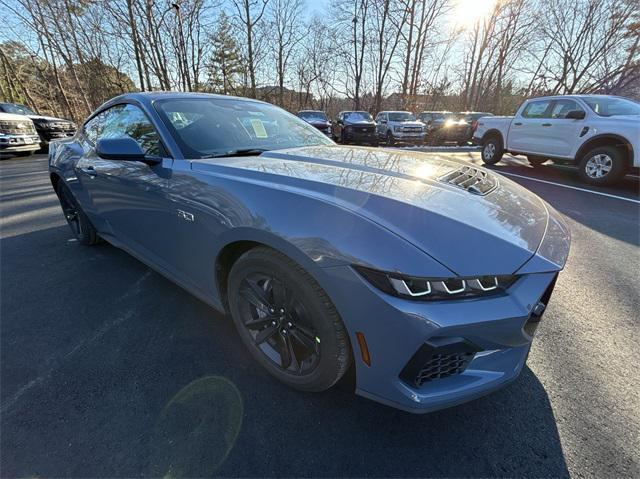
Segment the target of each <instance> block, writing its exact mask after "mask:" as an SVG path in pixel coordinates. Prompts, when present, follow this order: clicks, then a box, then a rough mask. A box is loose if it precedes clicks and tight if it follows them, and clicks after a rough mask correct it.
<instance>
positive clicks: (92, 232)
mask: <svg viewBox="0 0 640 479" xmlns="http://www.w3.org/2000/svg"><path fill="white" fill-rule="evenodd" d="M56 193H57V195H58V199H59V200H60V206H62V212H63V213H64V217H65V219H66V220H67V223H68V224H69V227H70V228H71V231H72V232H73V235H74V236H75V238H76V239H77V240H78V242H80V243H82V244H84V245H87V246H91V245H94V244H96V243H99V242H100V237H99V236H98V233H97V231H96V229H95V228H94V227H93V225H92V224H91V221H89V218H87V215H86V214H85V213H84V211H82V208H81V207H80V205H79V204H78V202H77V201H76V199H75V198H74V197H73V195H72V194H71V190H69V187H68V186H67V185H65V184H64V183H61V182H60V183H58V186H57V187H56Z"/></svg>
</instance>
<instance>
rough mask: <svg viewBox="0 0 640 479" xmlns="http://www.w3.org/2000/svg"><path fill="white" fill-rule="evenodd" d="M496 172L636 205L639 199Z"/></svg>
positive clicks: (639, 203) (639, 202)
mask: <svg viewBox="0 0 640 479" xmlns="http://www.w3.org/2000/svg"><path fill="white" fill-rule="evenodd" d="M493 171H496V170H493ZM496 172H497V173H500V174H501V175H506V176H515V177H517V178H524V179H525V180H531V181H537V182H538V183H546V184H548V185H554V186H559V187H560V188H568V189H570V190H577V191H584V192H585V193H592V194H594V195H600V196H606V197H608V198H615V199H618V200H623V201H630V202H631V203H635V204H637V205H640V200H634V199H632V198H625V197H624V196H618V195H612V194H610V193H602V192H600V191H593V190H588V189H586V188H578V187H577V186H569V185H563V184H562V183H555V182H553V181H547V180H540V179H538V178H531V177H530V176H524V175H517V174H515V173H507V172H506V171H496Z"/></svg>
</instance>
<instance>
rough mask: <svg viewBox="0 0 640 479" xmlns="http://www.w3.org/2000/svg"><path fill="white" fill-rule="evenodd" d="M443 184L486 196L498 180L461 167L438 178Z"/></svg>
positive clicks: (477, 169)
mask: <svg viewBox="0 0 640 479" xmlns="http://www.w3.org/2000/svg"><path fill="white" fill-rule="evenodd" d="M439 180H440V181H442V182H443V183H448V184H450V185H453V186H456V187H458V188H462V189H463V190H467V191H468V192H469V193H473V194H475V195H486V194H488V193H490V192H492V191H493V190H494V189H495V188H496V187H497V186H498V179H497V178H496V177H495V175H492V174H491V173H489V172H488V171H482V170H480V169H479V168H474V167H473V166H463V167H461V168H458V169H457V170H454V171H452V172H450V173H447V174H446V175H444V176H441V177H440V178H439Z"/></svg>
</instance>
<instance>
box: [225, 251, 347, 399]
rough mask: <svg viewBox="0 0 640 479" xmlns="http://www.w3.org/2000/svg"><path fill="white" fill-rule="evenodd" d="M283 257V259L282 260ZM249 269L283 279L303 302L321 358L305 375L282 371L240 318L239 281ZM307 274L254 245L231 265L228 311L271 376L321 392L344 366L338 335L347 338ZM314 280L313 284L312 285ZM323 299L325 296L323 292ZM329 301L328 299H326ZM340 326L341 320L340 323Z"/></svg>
mask: <svg viewBox="0 0 640 479" xmlns="http://www.w3.org/2000/svg"><path fill="white" fill-rule="evenodd" d="M283 259H285V261H283ZM252 272H260V273H264V274H271V275H273V276H274V277H276V278H278V279H280V280H281V281H283V282H284V284H285V285H286V286H287V288H289V289H290V291H291V293H292V294H294V295H295V296H296V298H297V299H298V300H300V301H301V302H303V303H304V306H305V308H306V310H307V314H308V315H309V316H310V318H309V319H310V321H311V322H312V323H313V327H314V328H315V330H316V332H317V334H318V337H319V338H320V359H319V363H318V365H317V366H316V367H315V369H314V370H313V371H311V372H310V373H309V374H307V375H304V376H297V375H294V374H292V373H290V372H286V371H283V370H282V369H281V368H279V367H278V366H277V365H275V364H274V363H273V361H271V359H269V358H268V357H266V356H265V355H264V353H263V352H262V351H261V350H260V349H259V348H258V347H256V346H255V344H254V341H253V338H252V336H251V334H250V333H249V332H248V331H247V329H246V328H245V326H244V323H243V321H242V313H241V310H240V306H239V295H238V291H239V289H240V284H241V282H242V280H243V279H244V278H245V277H246V276H247V275H249V274H251V273H252ZM312 281H313V280H312V279H311V277H310V276H308V274H303V273H302V272H301V271H299V270H298V268H296V267H294V265H293V264H292V262H291V260H289V259H288V258H286V257H284V256H283V255H280V254H279V253H277V252H275V251H274V250H270V249H268V248H256V249H253V250H250V251H248V252H247V253H245V254H244V255H242V256H241V257H240V258H239V259H238V260H237V261H236V262H235V263H234V265H233V267H232V269H231V272H230V273H229V279H228V301H229V310H230V312H231V316H232V318H233V322H234V324H235V326H236V329H237V330H238V334H239V335H240V338H241V339H242V342H243V343H244V344H245V346H246V347H247V349H248V350H249V352H250V353H251V355H252V356H253V358H254V359H255V360H256V361H258V363H260V364H261V365H262V366H263V367H264V368H265V369H266V370H267V371H268V372H269V373H270V374H271V375H272V376H274V377H275V378H277V379H279V380H280V381H282V382H283V383H285V384H287V385H289V386H291V387H293V388H295V389H299V390H302V391H324V390H326V389H328V388H330V387H331V386H333V385H334V384H335V383H336V382H337V381H338V380H339V379H340V377H342V375H343V374H344V372H345V371H346V369H347V365H346V364H344V363H345V358H344V351H342V352H341V349H343V348H341V347H340V344H339V342H340V340H339V336H340V335H344V336H345V337H346V334H347V333H346V331H345V330H344V327H342V331H337V330H336V328H335V326H334V321H335V320H336V319H338V321H339V318H337V312H336V311H335V308H333V306H331V307H327V304H326V303H325V301H324V300H323V298H322V297H321V296H322V295H324V292H322V295H319V294H318V293H319V291H318V288H320V287H319V285H317V283H315V281H313V282H312ZM314 283H315V284H314ZM324 296H325V298H326V295H324ZM326 299H327V300H328V298H326ZM339 324H340V325H341V326H342V323H341V322H340V323H339Z"/></svg>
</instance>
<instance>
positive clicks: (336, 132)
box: [333, 111, 378, 146]
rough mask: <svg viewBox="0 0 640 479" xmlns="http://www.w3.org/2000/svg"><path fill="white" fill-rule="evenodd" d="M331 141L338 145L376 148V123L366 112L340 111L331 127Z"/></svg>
mask: <svg viewBox="0 0 640 479" xmlns="http://www.w3.org/2000/svg"><path fill="white" fill-rule="evenodd" d="M333 139H334V140H336V141H339V142H340V143H353V144H356V145H363V144H365V145H372V146H378V137H377V136H376V123H375V122H374V121H373V117H372V116H371V113H369V112H368V111H341V112H340V113H338V116H337V117H336V122H335V124H334V126H333Z"/></svg>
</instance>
